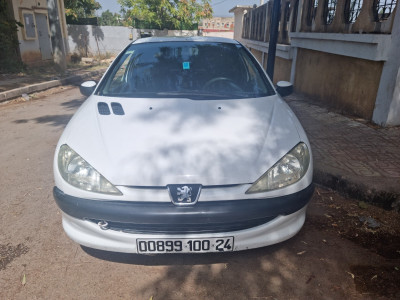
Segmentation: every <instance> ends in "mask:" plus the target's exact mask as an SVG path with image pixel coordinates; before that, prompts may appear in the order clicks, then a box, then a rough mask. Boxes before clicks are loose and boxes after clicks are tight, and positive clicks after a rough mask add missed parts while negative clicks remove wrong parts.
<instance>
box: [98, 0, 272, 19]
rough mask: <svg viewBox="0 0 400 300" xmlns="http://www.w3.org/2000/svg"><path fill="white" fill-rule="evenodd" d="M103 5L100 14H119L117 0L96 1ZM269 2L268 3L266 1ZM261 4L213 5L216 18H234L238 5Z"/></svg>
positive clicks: (221, 0) (219, 1) (244, 0)
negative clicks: (108, 12) (231, 11)
mask: <svg viewBox="0 0 400 300" xmlns="http://www.w3.org/2000/svg"><path fill="white" fill-rule="evenodd" d="M96 1H97V2H99V3H100V4H101V7H102V9H101V10H99V13H100V14H101V12H103V11H106V10H107V9H108V10H110V11H111V12H119V11H120V5H119V4H118V2H117V0H96ZM264 2H267V1H264ZM253 4H257V5H259V4H260V0H212V1H211V5H212V7H213V10H214V17H233V14H230V13H229V10H230V9H231V8H233V7H235V6H236V5H253Z"/></svg>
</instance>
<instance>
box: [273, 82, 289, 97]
mask: <svg viewBox="0 0 400 300" xmlns="http://www.w3.org/2000/svg"><path fill="white" fill-rule="evenodd" d="M276 91H277V92H278V93H279V95H281V96H282V97H285V96H288V95H290V94H291V93H293V84H291V83H290V82H288V81H278V83H277V84H276Z"/></svg>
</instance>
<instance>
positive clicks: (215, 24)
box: [199, 17, 235, 31]
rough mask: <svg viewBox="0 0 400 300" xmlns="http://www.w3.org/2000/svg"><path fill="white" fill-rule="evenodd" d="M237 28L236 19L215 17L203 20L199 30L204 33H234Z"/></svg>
mask: <svg viewBox="0 0 400 300" xmlns="http://www.w3.org/2000/svg"><path fill="white" fill-rule="evenodd" d="M234 27H235V22H234V18H232V17H214V18H211V19H203V20H201V21H200V24H199V29H201V30H203V31H210V30H215V31H233V29H234Z"/></svg>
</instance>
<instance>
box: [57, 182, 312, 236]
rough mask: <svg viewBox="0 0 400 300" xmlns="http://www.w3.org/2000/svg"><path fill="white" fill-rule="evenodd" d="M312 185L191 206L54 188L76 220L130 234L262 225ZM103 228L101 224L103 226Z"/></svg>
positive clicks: (306, 195) (291, 207) (301, 200)
mask: <svg viewBox="0 0 400 300" xmlns="http://www.w3.org/2000/svg"><path fill="white" fill-rule="evenodd" d="M313 191H314V187H313V185H310V186H309V187H307V188H306V189H304V190H302V191H299V192H297V193H294V194H291V195H285V196H281V197H275V198H267V199H244V200H232V201H207V202H201V201H199V202H198V203H197V204H196V205H193V206H176V205H174V204H173V203H171V202H169V203H168V202H164V203H159V202H158V203H157V202H128V201H103V200H101V201H100V200H88V199H82V198H77V197H72V196H69V195H66V194H64V193H63V192H62V191H61V190H60V189H58V188H57V187H55V188H54V190H53V193H54V198H55V199H56V202H57V204H58V206H59V207H60V208H61V210H62V211H63V212H64V213H65V214H67V215H69V216H71V217H74V218H76V219H83V220H88V221H91V222H94V223H96V224H97V223H99V222H102V223H104V222H107V224H108V227H107V229H112V230H116V231H123V232H130V233H147V234H154V233H162V234H186V233H217V232H228V231H237V230H243V229H248V228H252V227H255V226H259V225H262V224H265V223H267V222H269V221H271V220H273V219H275V218H276V217H277V216H282V215H283V216H285V215H290V214H292V213H294V212H296V211H298V210H300V209H301V208H302V207H304V206H305V205H306V204H307V203H308V201H309V200H310V198H311V196H312V193H313ZM103 228H104V227H103Z"/></svg>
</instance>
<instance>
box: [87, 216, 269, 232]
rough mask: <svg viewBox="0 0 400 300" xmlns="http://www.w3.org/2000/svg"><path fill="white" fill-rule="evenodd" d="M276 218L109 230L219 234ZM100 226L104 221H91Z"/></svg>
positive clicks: (126, 226) (124, 225) (113, 225)
mask: <svg viewBox="0 0 400 300" xmlns="http://www.w3.org/2000/svg"><path fill="white" fill-rule="evenodd" d="M274 218H275V217H268V218H262V219H256V220H249V221H241V222H231V223H206V224H135V223H119V222H108V221H107V220H105V221H106V222H107V223H108V226H107V229H109V230H115V231H121V232H126V233H138V234H139V233H142V234H143V233H147V234H186V233H219V232H232V231H238V230H244V229H249V228H252V227H256V226H259V225H262V224H265V223H268V222H270V221H271V220H273V219H274ZM88 221H90V222H93V223H96V224H98V223H99V222H104V221H103V220H95V219H89V220H88Z"/></svg>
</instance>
